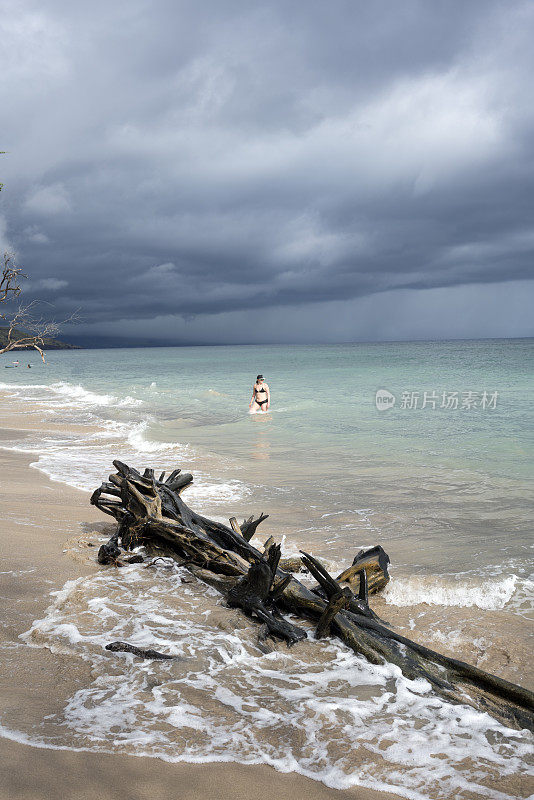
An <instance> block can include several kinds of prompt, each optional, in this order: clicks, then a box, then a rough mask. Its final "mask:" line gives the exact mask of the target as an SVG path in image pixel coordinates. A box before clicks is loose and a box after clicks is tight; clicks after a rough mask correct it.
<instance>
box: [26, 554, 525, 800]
mask: <svg viewBox="0 0 534 800" xmlns="http://www.w3.org/2000/svg"><path fill="white" fill-rule="evenodd" d="M156 569H157V575H155V574H154V568H153V569H146V568H145V567H143V566H140V565H135V566H131V567H126V568H124V569H122V570H114V571H106V572H103V573H98V574H96V575H92V576H90V577H83V578H79V579H77V580H74V581H69V582H68V583H67V584H66V585H65V586H64V587H63V588H62V589H61V590H59V591H58V592H56V593H55V597H54V601H53V603H52V604H51V606H50V607H49V608H48V609H47V612H46V614H45V616H44V617H43V619H41V620H37V621H35V622H34V623H33V625H32V627H31V629H30V630H29V631H28V632H27V633H26V634H24V636H23V639H24V640H25V641H26V642H28V643H29V644H31V645H33V646H44V647H48V648H50V649H51V650H53V651H55V652H66V653H70V654H72V655H78V656H80V657H82V658H84V659H86V660H87V661H89V662H90V663H91V666H92V674H93V676H94V680H93V682H92V683H91V684H90V685H89V686H87V687H85V688H83V689H81V690H79V691H77V692H76V693H75V694H74V695H73V696H72V697H71V698H70V699H69V701H68V703H67V706H66V709H65V714H64V718H65V724H66V726H67V728H68V731H69V738H70V740H71V742H72V744H73V748H77V747H79V746H89V747H90V748H91V749H93V750H102V751H104V750H110V749H112V750H118V751H121V752H127V753H132V754H136V755H152V756H157V757H158V758H164V759H165V760H168V761H196V762H207V761H226V760H232V761H238V762H241V763H266V764H270V765H272V766H274V767H276V768H277V769H279V770H281V771H284V772H288V771H296V772H300V773H301V774H303V775H307V776H309V777H312V778H315V779H316V780H321V781H322V782H323V783H325V784H326V785H328V786H331V787H334V788H339V789H342V788H348V787H350V786H356V785H361V786H369V787H373V788H375V789H385V788H388V789H389V790H390V791H392V790H395V791H396V792H397V793H401V794H403V795H404V796H405V797H409V798H418V799H420V798H423V797H425V798H426V797H428V796H429V795H432V796H434V797H436V798H450V797H456V796H460V795H462V793H464V792H467V793H469V796H473V797H475V796H483V797H486V798H491V799H492V800H504V799H505V798H510V797H511V796H512V795H511V794H510V792H507V791H506V779H507V777H509V776H513V775H514V774H517V773H518V772H519V771H521V770H524V769H525V768H527V767H526V764H527V760H528V758H529V757H530V756H532V753H533V749H532V746H531V743H530V739H529V736H528V735H527V733H526V732H525V731H523V732H518V731H512V730H510V729H508V728H506V727H504V726H503V725H501V724H499V723H498V722H496V721H495V720H493V719H492V718H491V717H489V716H488V715H487V714H483V713H479V712H476V711H474V710H473V709H472V708H469V707H464V706H458V705H451V704H449V703H446V702H445V701H443V700H441V699H440V698H438V697H437V696H436V695H434V694H433V692H432V691H431V688H430V686H429V684H428V683H426V682H425V681H422V680H417V681H410V680H407V679H406V678H404V677H403V676H402V674H401V673H400V670H399V669H398V667H396V666H394V665H383V666H373V665H370V664H369V663H367V662H366V661H365V660H364V659H362V658H359V657H358V656H356V655H355V654H354V653H352V652H351V651H349V650H348V649H346V648H344V647H342V646H339V645H337V644H335V643H334V642H332V641H324V642H315V641H314V642H313V643H312V642H303V643H301V644H300V645H299V646H298V647H296V648H293V649H292V650H291V651H288V650H286V649H285V648H282V649H280V650H279V651H275V652H273V653H271V654H270V655H268V656H263V657H262V656H260V655H259V651H258V650H257V648H256V645H255V634H256V631H255V630H254V626H253V625H251V624H249V623H247V622H246V621H245V619H244V618H243V617H242V616H241V615H240V614H238V612H235V611H232V610H230V609H226V608H224V607H222V606H221V605H219V604H218V595H217V593H216V592H215V591H214V590H210V589H206V587H205V586H204V585H203V584H199V583H197V582H193V583H191V584H190V583H188V584H184V583H182V578H183V575H184V574H187V573H182V571H181V570H180V569H179V568H177V566H176V564H174V563H173V562H171V561H169V562H166V561H163V562H161V566H160V567H159V568H156ZM132 608H135V609H136V613H135V616H132V614H131V609H132ZM113 640H126V641H129V642H131V643H133V644H137V645H138V646H149V647H155V648H157V649H159V650H162V651H164V652H167V653H169V654H172V655H176V656H181V657H182V660H176V661H169V662H142V663H139V661H138V660H136V659H135V658H134V657H133V656H132V655H130V654H113V655H110V654H109V653H107V652H106V651H105V650H104V649H103V647H104V645H105V644H106V643H108V642H110V641H113ZM118 664H119V665H120V669H119V670H117V665H118ZM110 730H112V732H113V736H112V737H110ZM41 742H42V744H41V746H46V738H43V737H42V736H41ZM438 754H439V757H436V756H437V755H438ZM467 754H468V755H469V758H466V755H467ZM499 781H500V782H501V785H500V789H501V790H500V791H499V790H497V789H496V788H495V785H498V782H499ZM489 784H491V786H489Z"/></svg>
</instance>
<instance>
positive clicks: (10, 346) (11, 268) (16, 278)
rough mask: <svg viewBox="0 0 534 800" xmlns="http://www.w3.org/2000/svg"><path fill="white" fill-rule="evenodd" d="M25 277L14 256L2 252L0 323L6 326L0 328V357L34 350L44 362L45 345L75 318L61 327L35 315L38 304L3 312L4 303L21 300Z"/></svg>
mask: <svg viewBox="0 0 534 800" xmlns="http://www.w3.org/2000/svg"><path fill="white" fill-rule="evenodd" d="M26 277H27V276H26V275H25V274H24V273H23V271H22V267H18V266H17V265H16V264H15V256H14V255H13V253H8V252H5V253H4V255H3V264H2V267H1V270H0V323H2V322H4V323H5V327H2V328H0V332H1V333H2V334H3V336H1V337H0V355H2V353H9V352H10V351H11V350H37V352H38V353H39V355H40V356H41V358H42V360H43V361H44V360H45V354H44V348H45V347H46V343H47V341H48V340H49V339H53V338H54V337H55V336H57V334H58V333H59V329H60V326H61V325H65V324H67V323H70V322H73V321H74V320H75V318H76V315H75V314H73V315H72V316H71V317H69V318H68V319H66V320H63V321H62V322H61V323H58V322H55V321H53V320H48V319H46V318H44V317H43V316H40V315H39V314H38V307H39V301H37V300H34V301H32V302H30V303H26V304H21V305H19V306H18V308H17V309H16V310H15V311H14V312H13V313H12V314H8V313H7V312H5V311H2V310H1V308H2V305H3V304H4V303H5V304H7V303H9V302H10V301H12V300H15V299H16V298H17V297H19V296H20V293H21V291H22V281H23V280H24V279H25V278H26Z"/></svg>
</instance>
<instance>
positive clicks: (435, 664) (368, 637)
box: [91, 461, 534, 730]
mask: <svg viewBox="0 0 534 800" xmlns="http://www.w3.org/2000/svg"><path fill="white" fill-rule="evenodd" d="M113 464H114V466H115V468H116V470H117V472H116V473H114V474H112V475H110V476H109V480H108V481H105V482H104V483H102V485H101V486H100V487H99V488H98V489H96V491H95V492H94V493H93V495H92V497H91V503H92V504H93V505H95V506H97V507H98V508H99V509H100V510H101V511H103V512H104V513H106V514H109V515H111V516H112V517H114V518H115V519H116V520H117V522H118V526H117V530H116V531H115V533H114V534H113V536H112V537H111V538H110V540H109V541H108V542H107V543H106V544H104V545H102V547H101V548H100V550H99V553H98V561H99V562H100V563H101V564H120V563H121V561H122V557H123V555H122V554H123V551H125V550H131V549H132V548H134V547H136V546H139V545H143V546H144V547H145V548H146V550H147V552H148V553H149V554H150V555H151V556H154V555H166V556H171V557H172V558H174V559H175V560H177V561H178V562H179V563H180V564H182V565H183V566H185V567H187V569H188V570H189V571H190V572H191V573H192V574H193V575H195V576H196V577H197V578H198V579H200V580H202V581H204V582H206V583H208V584H210V585H211V586H215V587H216V588H217V589H218V590H219V591H220V592H221V593H222V594H223V595H224V596H225V598H226V601H227V603H228V605H229V606H231V607H236V608H241V609H242V610H243V612H244V613H245V614H246V615H247V616H248V617H249V618H251V619H252V620H254V621H256V622H258V623H261V626H262V627H261V629H260V645H261V643H262V642H263V640H264V639H265V637H266V636H267V635H270V636H272V637H275V638H278V639H283V640H285V641H286V642H287V644H288V646H290V645H293V644H295V643H297V642H299V641H301V640H302V639H305V638H306V637H307V633H306V631H305V630H304V628H302V627H300V626H298V625H296V624H295V622H294V621H293V620H289V619H287V618H286V617H284V616H283V614H282V612H289V613H290V614H292V615H293V616H295V617H297V618H300V619H301V620H306V621H308V622H309V621H312V622H313V623H314V624H315V626H316V628H315V636H316V638H321V637H323V636H327V635H332V636H337V637H339V639H341V641H343V642H344V643H345V644H346V645H347V646H348V647H350V648H351V649H352V650H353V651H354V652H355V653H358V654H360V655H362V656H364V657H365V658H366V659H367V660H368V661H370V662H371V663H373V664H383V663H386V662H388V663H391V664H395V665H397V666H398V667H399V668H400V670H401V671H402V673H403V674H404V675H405V676H406V677H407V678H409V679H412V680H413V679H416V678H423V679H425V680H426V681H428V682H429V683H430V685H431V686H432V689H433V690H434V692H436V693H437V694H438V695H440V696H441V697H443V698H444V699H446V700H449V701H451V702H453V703H464V704H469V705H471V706H473V707H474V708H477V709H479V710H482V711H487V712H488V713H489V714H491V715H492V716H494V717H495V718H496V719H499V720H500V721H502V722H504V723H505V724H507V725H509V726H512V727H515V728H528V729H530V730H534V694H533V693H532V692H530V691H528V690H527V689H524V688H522V687H521V686H517V685H516V684H513V683H510V682H509V681H505V680H503V679H502V678H499V677H497V676H496V675H492V674H490V673H488V672H484V670H481V669H479V668H478V667H474V666H472V665H470V664H467V663H465V662H463V661H459V660H457V659H454V658H449V657H448V656H444V655H442V654H441V653H437V652H435V651H433V650H430V649H429V648H428V647H425V646H424V645H421V644H418V643H417V642H414V641H412V640H410V639H407V638H406V637H404V636H401V635H400V634H398V633H396V632H395V631H394V630H392V629H391V628H390V627H389V626H388V625H387V624H386V623H384V622H382V621H381V620H380V619H378V617H377V616H376V615H375V614H374V613H373V611H372V609H371V608H370V606H369V595H371V594H373V593H375V592H377V591H379V590H380V589H382V588H383V587H384V586H385V585H386V583H387V582H388V580H389V576H388V563H389V558H388V556H387V555H386V553H385V552H384V550H383V549H382V548H381V547H380V546H376V547H373V548H371V549H370V550H367V551H361V552H360V553H358V554H357V556H356V557H355V559H354V561H353V564H352V566H350V567H349V568H348V569H346V570H345V571H344V572H342V573H341V575H338V576H337V578H334V577H333V576H331V575H330V574H329V573H328V571H327V570H326V569H325V567H324V566H323V565H322V564H321V563H320V562H319V561H318V560H317V559H316V558H314V557H313V556H311V555H309V554H308V553H304V552H302V558H301V561H302V564H303V565H304V566H305V567H306V568H307V569H308V570H309V571H310V572H311V574H312V575H313V576H314V578H315V579H316V581H317V584H316V585H315V586H313V587H311V588H308V587H307V586H304V585H303V584H302V583H301V582H300V581H299V580H298V579H297V578H296V577H295V576H294V575H293V574H291V573H290V572H288V571H287V570H286V569H283V567H284V566H288V565H285V564H284V562H283V561H282V560H281V559H280V547H279V545H276V544H275V543H274V542H273V541H272V540H269V541H268V542H267V543H266V548H265V550H264V552H263V553H262V552H260V551H259V550H258V549H256V548H255V547H253V546H252V545H251V544H250V539H251V538H252V536H253V534H254V533H255V531H256V529H257V527H258V525H259V523H260V522H261V521H263V520H264V519H266V515H263V514H262V515H261V516H260V517H259V518H258V519H254V517H249V519H247V520H245V522H244V523H243V525H241V526H239V525H238V523H237V521H236V520H235V518H232V519H231V521H230V524H231V527H228V526H226V525H223V524H222V523H220V522H215V521H214V520H210V519H208V518H207V517H204V516H202V515H201V514H197V513H196V512H194V511H193V510H192V509H190V508H189V507H188V506H187V505H186V504H185V503H184V501H183V500H182V498H181V493H182V492H183V490H184V489H185V488H186V487H187V486H189V485H190V484H191V483H192V481H193V477H192V475H190V474H189V473H183V472H181V470H179V469H177V470H174V472H172V473H171V474H170V475H169V477H168V478H167V479H166V480H165V473H162V474H161V475H160V476H159V478H157V479H156V477H155V475H154V471H153V470H151V469H145V471H144V472H143V474H141V473H140V472H138V471H137V470H135V469H132V468H131V467H128V466H127V465H126V464H123V463H122V462H121V461H114V462H113ZM118 644H120V645H121V646H123V645H124V646H126V643H114V645H115V648H114V649H117V645H118ZM260 649H261V648H260ZM149 652H150V651H149ZM159 656H161V654H159Z"/></svg>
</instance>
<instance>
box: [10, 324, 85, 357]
mask: <svg viewBox="0 0 534 800" xmlns="http://www.w3.org/2000/svg"><path fill="white" fill-rule="evenodd" d="M8 330H9V328H0V350H1V349H2V347H5V346H6V344H7V333H8ZM24 335H25V333H24V331H20V330H15V331H14V332H13V336H14V337H16V338H19V337H22V336H24ZM43 341H44V347H43V349H44V350H80V347H79V346H78V345H76V344H68V343H67V342H62V341H61V340H60V339H51V338H49V337H46V336H45V338H44V340H43ZM15 350H28V348H27V347H15V348H14V349H13V350H12V351H10V352H15Z"/></svg>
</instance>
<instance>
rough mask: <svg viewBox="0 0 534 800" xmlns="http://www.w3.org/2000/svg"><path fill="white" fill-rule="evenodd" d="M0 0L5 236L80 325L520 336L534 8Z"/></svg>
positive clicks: (271, 335) (175, 330)
mask: <svg viewBox="0 0 534 800" xmlns="http://www.w3.org/2000/svg"><path fill="white" fill-rule="evenodd" d="M6 9H7V10H6V11H5V12H4V15H3V18H2V20H1V21H0V28H1V29H2V38H3V40H4V41H9V42H10V47H9V48H7V52H6V54H5V55H6V62H7V63H6V64H5V65H4V70H3V79H2V84H1V87H0V102H1V104H2V107H3V108H10V114H9V116H8V118H7V119H6V120H5V124H3V127H2V145H3V147H2V149H5V150H8V151H9V153H8V155H7V156H4V157H3V160H2V161H1V162H0V166H1V168H2V175H3V176H5V177H3V180H4V183H5V184H6V188H5V191H4V192H2V195H1V197H2V206H1V213H2V215H3V218H4V228H5V237H7V239H8V240H9V242H10V243H12V245H13V246H14V247H15V248H16V250H17V252H18V256H19V260H20V261H21V263H24V265H25V268H26V270H27V272H28V273H30V275H31V279H32V285H31V286H29V287H28V292H29V294H30V295H31V293H32V292H36V290H37V289H38V287H39V286H41V288H43V287H45V283H44V282H46V281H48V284H47V286H46V287H45V288H46V289H47V290H48V291H47V294H50V290H52V289H53V290H54V293H55V294H56V305H57V307H58V313H61V314H65V313H69V312H70V311H71V310H72V309H73V308H77V307H81V309H82V315H83V317H84V320H85V321H84V323H83V324H82V325H81V326H80V327H79V332H80V333H82V334H83V333H86V334H90V333H92V332H94V331H95V330H98V331H100V332H106V331H107V335H112V334H113V333H115V335H121V336H129V335H138V333H139V330H140V329H141V330H145V331H146V336H153V337H154V338H155V339H156V340H165V341H170V340H172V341H178V340H181V339H183V340H198V341H201V340H202V341H204V340H205V337H206V336H209V337H211V340H216V341H221V340H222V341H248V340H249V338H250V331H251V329H253V328H254V325H255V324H256V323H255V318H257V317H259V319H262V320H265V319H266V318H267V319H271V320H273V321H274V320H276V331H274V330H273V328H271V329H270V330H269V328H267V329H265V326H263V328H262V330H263V331H264V337H265V340H267V341H269V340H273V341H274V340H276V341H279V340H281V339H280V336H282V332H283V336H284V337H285V338H286V339H288V340H295V341H297V340H298V341H302V340H315V341H316V340H321V339H325V340H329V341H331V340H335V339H336V338H337V339H341V340H343V339H345V340H346V339H350V338H351V337H358V338H373V333H372V331H373V329H374V327H375V325H374V317H373V315H375V316H376V315H378V317H383V318H384V319H395V320H396V323H395V325H396V326H397V327H396V328H395V327H394V326H393V328H392V329H391V334H390V335H389V338H395V337H396V336H399V337H410V336H417V335H428V336H432V335H436V336H447V335H450V336H454V335H461V332H462V331H464V333H465V331H468V333H467V334H466V335H473V336H476V335H492V333H494V334H495V335H531V334H534V327H533V323H532V321H531V319H530V318H528V317H527V316H524V315H523V314H520V315H519V317H518V314H517V303H516V290H515V289H513V288H511V289H510V288H507V289H506V290H504V289H503V287H505V286H506V287H514V286H515V287H520V295H521V297H528V296H530V298H531V299H534V291H533V287H534V281H533V280H532V279H533V278H534V270H533V264H532V252H533V246H532V245H533V242H534V223H533V222H532V218H531V208H532V187H533V177H534V176H533V164H534V160H533V150H534V147H533V144H532V142H533V138H532V129H533V121H534V108H533V104H532V99H531V90H530V84H531V74H532V68H533V66H534V64H533V61H534V55H533V53H532V47H531V41H532V33H533V28H534V7H533V6H532V4H531V3H525V2H511V3H505V2H492V1H491V0H480V2H478V1H477V0H472V2H470V3H461V2H456V1H455V0H448V1H447V2H435V3H431V4H430V3H426V2H424V0H419V2H415V0H405V2H403V3H402V4H401V3H399V4H397V3H391V2H389V1H387V0H383V2H380V1H379V2H376V3H372V4H370V3H367V2H358V1H357V0H351V2H348V1H347V2H344V1H343V2H342V1H341V0H337V2H333V3H331V4H327V5H326V4H324V3H322V2H321V3H320V2H313V0H312V1H311V2H309V3H305V4H304V3H297V2H287V0H285V2H275V1H274V0H269V2H267V3H264V4H251V3H245V2H237V1H235V2H230V0H225V1H223V2H215V0H214V1H213V2H205V3H202V4H198V3H197V4H194V3H192V2H183V1H182V2H178V3H176V2H172V3H171V2H153V3H150V4H148V3H146V2H140V0H130V2H128V3H126V2H117V3H113V4H105V3H103V2H97V3H96V4H92V6H91V7H90V8H89V7H88V6H84V5H83V4H69V3H67V2H59V0H56V1H55V2H54V0H52V1H51V2H48V3H47V4H46V8H45V10H43V7H42V5H38V4H37V3H32V2H24V0H23V2H18V3H8V4H7V6H6ZM4 228H3V229H2V230H4ZM50 276H53V279H52V282H53V283H54V285H53V286H52V284H51V283H50V280H51V278H50ZM477 287H478V288H477ZM492 287H493V288H492ZM499 296H500V297H501V298H503V297H506V298H508V300H509V305H508V307H506V306H505V307H504V308H502V307H501V308H500V312H499V314H498V315H497V316H498V320H497V317H496V315H495V300H496V298H498V297H499ZM371 298H372V299H371ZM462 298H464V300H462ZM47 299H48V297H47ZM423 300H424V302H427V303H430V301H431V307H432V309H433V313H432V314H430V316H429V317H428V319H427V318H426V314H425V313H424V307H423V305H422V303H423ZM369 303H370V305H369ZM465 303H467V306H468V308H470V313H469V314H468V315H467V316H468V317H469V319H470V322H469V324H468V325H467V327H466V326H465V325H460V326H459V327H458V324H455V323H454V318H455V311H454V309H455V308H456V307H457V306H458V305H460V306H462V308H464V309H465ZM262 309H265V312H266V314H267V317H265V316H264V314H263V313H262V311H261V310H262ZM369 309H372V312H371V311H370V310H369ZM402 309H405V311H406V313H403V311H402ZM416 309H419V312H420V314H422V317H423V318H424V319H425V322H424V324H423V323H422V322H421V320H420V321H419V322H416V321H415V316H414V312H415V310H416ZM393 311H394V313H393ZM364 312H365V313H364ZM355 314H360V315H361V319H360V320H359V321H358V323H357V324H354V315H355ZM310 316H311V317H312V319H313V324H312V326H311V329H310V326H309V324H308V320H309V318H310ZM491 318H492V319H493V320H495V325H494V329H493V328H492V325H491V322H490V323H489V324H488V319H491ZM519 318H520V319H521V325H520V326H519V327H518V319H519ZM447 319H449V320H451V321H450V324H449V327H447V323H446V320H447ZM284 320H285V321H284ZM507 321H508V322H507ZM388 326H389V323H388ZM260 327H261V326H260ZM390 327H391V326H389V327H388V330H389V328H390ZM423 328H424V331H423ZM460 328H461V331H460ZM378 338H383V337H382V336H379V337H378Z"/></svg>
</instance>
